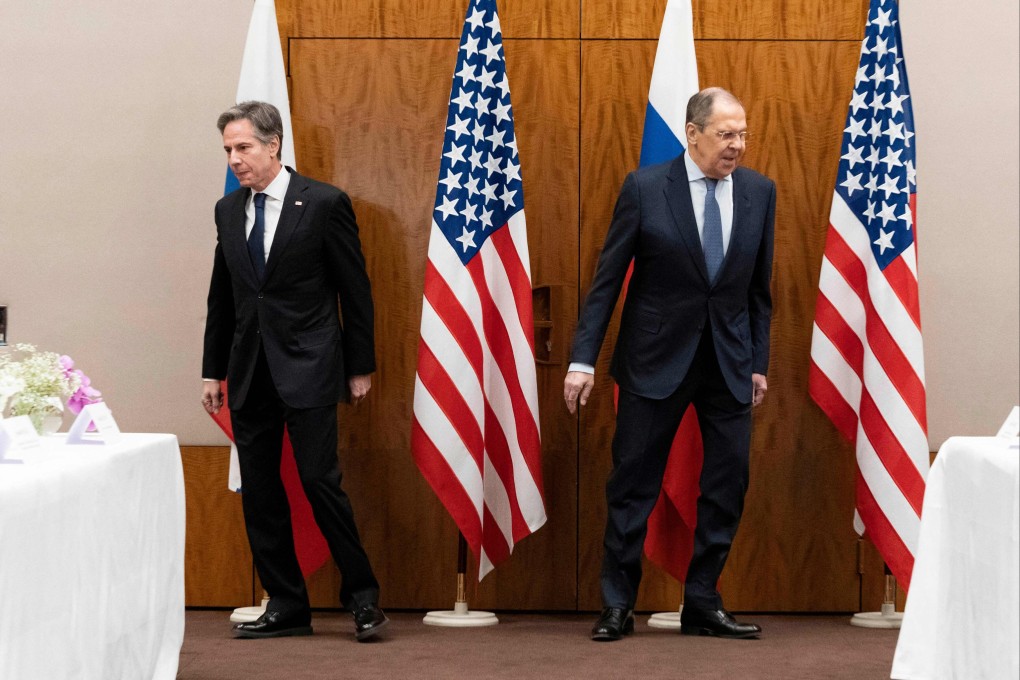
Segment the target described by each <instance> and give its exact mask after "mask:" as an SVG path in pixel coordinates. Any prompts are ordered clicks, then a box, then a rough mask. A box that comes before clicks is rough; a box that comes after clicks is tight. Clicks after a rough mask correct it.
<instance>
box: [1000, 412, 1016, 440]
mask: <svg viewBox="0 0 1020 680" xmlns="http://www.w3.org/2000/svg"><path fill="white" fill-rule="evenodd" d="M996 436H997V437H1002V438H1003V439H1010V440H1012V439H1016V438H1017V437H1020V406H1014V407H1013V410H1012V411H1010V412H1009V416H1008V417H1007V418H1006V422H1004V423H1003V424H1002V427H1000V428H999V433H998V434H997V435H996Z"/></svg>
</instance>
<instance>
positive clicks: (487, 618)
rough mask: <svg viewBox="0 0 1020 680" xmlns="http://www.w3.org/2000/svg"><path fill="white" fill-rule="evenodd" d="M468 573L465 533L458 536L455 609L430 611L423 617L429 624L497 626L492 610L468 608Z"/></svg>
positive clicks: (451, 626) (449, 626)
mask: <svg viewBox="0 0 1020 680" xmlns="http://www.w3.org/2000/svg"><path fill="white" fill-rule="evenodd" d="M465 573H467V541H466V540H465V539H464V534H458V536H457V599H456V601H454V603H453V610H452V611H451V610H449V609H447V610H440V611H434V612H429V613H428V614H426V615H425V618H424V619H422V623H424V624H425V625H428V626H446V627H447V628H481V627H483V626H495V625H496V624H497V623H499V619H497V618H496V615H495V614H493V613H492V612H473V611H469V610H468V603H467V588H466V587H465V585H464V583H465V578H464V574H465Z"/></svg>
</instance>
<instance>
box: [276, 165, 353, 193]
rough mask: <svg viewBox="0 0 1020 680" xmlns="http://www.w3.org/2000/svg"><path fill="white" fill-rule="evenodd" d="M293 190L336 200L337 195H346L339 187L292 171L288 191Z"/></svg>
mask: <svg viewBox="0 0 1020 680" xmlns="http://www.w3.org/2000/svg"><path fill="white" fill-rule="evenodd" d="M293 191H300V192H302V193H303V194H305V195H306V196H308V197H309V198H313V199H319V200H336V198H337V197H339V196H346V195H347V194H346V192H344V190H343V189H341V188H340V187H337V186H333V185H332V184H328V183H326V182H320V181H319V180H317V179H312V178H311V177H306V176H304V175H300V174H298V173H297V172H293V171H292V172H291V175H290V188H289V189H288V193H289V192H293Z"/></svg>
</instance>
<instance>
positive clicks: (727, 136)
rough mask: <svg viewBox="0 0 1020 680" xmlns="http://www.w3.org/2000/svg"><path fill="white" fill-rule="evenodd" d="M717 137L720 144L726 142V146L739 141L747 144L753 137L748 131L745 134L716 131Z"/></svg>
mask: <svg viewBox="0 0 1020 680" xmlns="http://www.w3.org/2000/svg"><path fill="white" fill-rule="evenodd" d="M715 136H716V137H718V138H719V141H720V142H725V143H726V144H729V143H730V142H735V141H737V140H738V139H739V140H740V141H742V142H744V143H745V144H746V143H747V141H748V139H749V138H750V136H751V133H749V132H747V131H746V130H745V131H744V132H733V131H732V130H716V131H715Z"/></svg>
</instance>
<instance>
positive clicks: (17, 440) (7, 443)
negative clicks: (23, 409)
mask: <svg viewBox="0 0 1020 680" xmlns="http://www.w3.org/2000/svg"><path fill="white" fill-rule="evenodd" d="M40 441H41V440H40V439H39V433H38V432H36V431H35V427H33V426H32V421H31V420H30V419H29V417H28V416H15V417H13V418H4V419H0V463H20V462H21V461H20V460H19V459H17V458H8V457H7V454H8V453H10V452H12V451H15V450H18V451H27V450H29V449H36V448H39V445H40Z"/></svg>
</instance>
